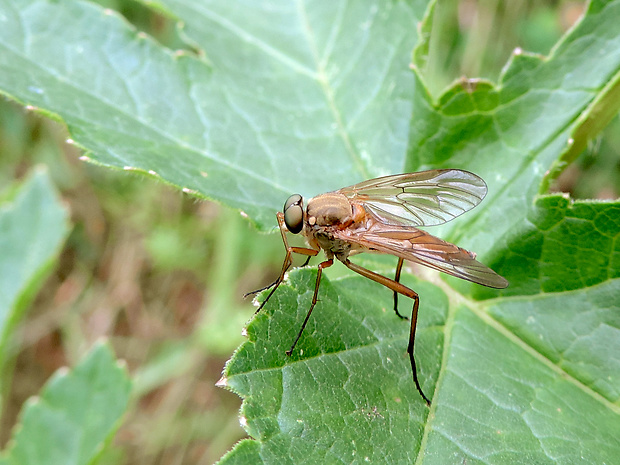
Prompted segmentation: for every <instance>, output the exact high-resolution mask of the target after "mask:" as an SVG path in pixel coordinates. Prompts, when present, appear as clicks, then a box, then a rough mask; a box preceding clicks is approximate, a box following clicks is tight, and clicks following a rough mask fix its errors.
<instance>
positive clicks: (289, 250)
mask: <svg viewBox="0 0 620 465" xmlns="http://www.w3.org/2000/svg"><path fill="white" fill-rule="evenodd" d="M277 217H278V225H279V226H280V234H281V235H282V242H283V243H284V247H285V248H286V255H285V256H284V262H283V263H282V271H280V276H278V279H276V280H275V281H274V282H273V283H271V284H270V285H269V286H265V287H263V288H261V289H257V290H255V291H252V292H248V293H247V294H245V296H244V297H247V296H249V295H252V294H256V293H258V292H261V291H264V290H265V289H269V288H270V287H272V288H273V289H271V292H270V293H269V294H268V295H267V298H266V299H265V300H263V302H262V303H261V304H260V307H258V309H257V310H256V312H254V313H255V314H256V313H258V312H260V311H261V310H262V309H263V307H264V306H265V304H266V303H267V301H268V300H269V298H270V297H271V296H272V295H273V293H274V292H275V291H276V289H277V288H278V286H280V284H282V281H284V276H285V275H286V272H287V270H288V269H289V268H290V267H291V264H292V263H293V259H292V254H293V253H297V254H300V255H307V256H308V258H310V257H314V256H316V255H317V254H318V253H319V251H318V250H315V249H308V248H306V247H291V246H289V245H288V240H287V239H286V232H287V231H288V229H286V224H285V223H284V214H283V213H279V212H278V214H277Z"/></svg>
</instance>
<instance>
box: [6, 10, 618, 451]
mask: <svg viewBox="0 0 620 465" xmlns="http://www.w3.org/2000/svg"><path fill="white" fill-rule="evenodd" d="M98 3H100V4H102V5H104V6H105V7H108V8H112V9H115V10H117V11H120V12H121V13H122V14H123V15H125V17H127V18H128V20H130V21H131V22H133V23H134V24H135V25H136V26H137V27H138V28H140V29H141V30H144V31H145V32H147V33H148V34H150V35H153V36H154V37H155V38H156V39H157V40H159V41H160V42H161V43H163V44H165V45H166V46H168V47H171V48H181V47H185V48H187V44H184V43H183V42H182V41H181V40H180V39H179V36H178V33H177V31H176V29H175V25H174V23H172V22H170V21H169V20H167V19H164V18H163V17H161V16H159V15H157V14H156V13H154V12H153V11H152V10H149V9H148V8H146V7H145V6H143V5H140V4H138V3H136V2H132V1H122V0H107V1H103V0H101V1H99V2H98ZM582 7H583V6H582V3H581V2H568V1H560V2H557V1H546V2H529V1H523V0H517V1H512V2H499V1H497V0H487V1H480V2H475V1H473V0H467V1H461V2H458V1H456V0H450V1H445V2H443V1H442V2H439V4H438V6H437V9H436V17H435V19H434V29H433V32H432V37H431V43H430V55H429V57H430V59H429V63H428V65H427V70H426V73H427V76H428V80H427V81H428V82H429V83H432V85H433V87H432V88H431V91H432V92H433V93H434V94H438V93H439V92H440V91H441V89H443V88H444V87H445V86H446V85H448V84H449V83H450V82H451V81H453V80H455V79H458V78H459V77H461V76H463V75H465V76H467V77H486V78H489V79H491V80H493V81H496V80H497V76H498V74H499V72H500V70H501V67H502V66H503V65H504V64H505V63H506V60H507V59H508V56H509V54H510V53H511V51H512V50H513V49H514V48H515V47H521V48H523V49H524V50H529V51H533V52H538V53H542V54H546V53H548V52H549V50H550V48H551V46H552V45H553V44H554V43H555V42H556V41H557V40H558V39H559V38H560V36H561V35H562V34H563V32H564V31H565V30H566V29H567V28H568V27H570V26H571V25H572V24H573V22H574V21H575V20H576V19H577V18H578V15H579V14H580V12H581V9H582ZM65 138H66V132H65V129H64V128H62V127H59V126H58V125H57V124H55V123H53V122H51V121H49V120H46V119H43V118H40V117H38V116H34V115H32V114H29V113H26V112H24V111H23V110H22V109H20V108H19V107H18V106H17V105H14V104H9V103H7V102H6V101H0V186H1V187H2V188H3V189H4V188H5V187H6V186H8V185H10V183H11V182H12V181H13V180H15V179H19V178H21V177H23V176H24V175H25V173H26V172H27V171H28V170H29V168H30V167H31V166H33V165H36V164H39V163H42V164H45V165H47V166H48V168H49V170H50V174H51V176H52V178H53V180H54V182H55V183H56V185H57V187H58V188H59V189H60V190H61V192H62V195H63V198H64V199H65V201H67V202H68V203H69V205H70V209H71V212H72V221H73V225H74V228H73V231H72V233H71V236H70V238H69V240H68V242H67V244H66V248H65V250H64V253H63V255H62V257H61V263H60V265H59V267H58V268H57V269H56V270H55V273H54V275H53V276H52V277H51V278H50V279H49V280H48V282H47V285H46V287H45V288H44V290H43V292H42V293H41V295H40V296H39V298H38V300H37V301H36V302H35V304H34V308H33V310H32V311H31V312H30V314H29V318H28V320H27V321H25V322H24V323H23V325H22V328H21V344H22V345H21V347H20V348H19V354H18V356H17V360H16V362H15V364H16V369H15V377H14V380H13V386H12V391H11V392H10V394H9V397H7V398H6V402H5V416H4V418H3V421H4V423H3V425H2V428H1V430H0V431H1V434H0V440H1V441H2V443H3V444H4V443H5V442H6V440H7V439H8V435H9V433H10V425H12V424H14V423H15V419H16V415H17V413H18V411H19V409H20V407H21V405H22V403H23V402H24V401H25V400H26V398H28V397H29V396H31V395H34V394H36V393H37V392H38V390H39V388H40V386H41V385H42V383H43V382H44V381H45V380H46V379H47V378H48V377H49V376H50V374H51V373H52V372H53V371H54V370H56V369H57V368H59V367H60V366H63V365H65V364H67V363H69V362H71V361H75V360H77V359H78V358H79V357H80V355H81V354H82V353H83V351H84V350H85V348H86V347H88V346H90V345H91V344H92V342H93V341H94V340H96V339H97V338H98V337H100V336H102V335H106V336H108V337H110V338H111V342H112V343H113V345H114V348H115V350H116V353H117V355H118V357H119V358H124V359H126V360H127V362H128V366H129V369H130V371H131V372H132V374H133V375H134V376H135V379H136V386H135V393H134V394H135V395H136V398H135V399H134V408H133V409H131V411H130V412H131V413H130V414H129V415H128V417H127V419H126V421H125V423H124V425H123V426H122V428H121V430H120V432H119V434H118V435H117V438H116V445H117V448H116V449H114V450H113V451H112V452H110V456H109V457H106V458H104V460H103V461H104V462H108V463H198V462H200V463H211V462H213V461H215V460H216V459H217V458H218V457H220V456H221V455H222V454H223V453H224V452H225V451H226V450H228V449H229V448H230V447H231V446H232V444H233V443H234V442H235V441H237V440H238V439H239V438H241V437H243V436H244V431H243V430H242V428H241V427H240V426H239V425H238V419H237V409H238V406H239V404H240V402H241V401H240V399H239V398H238V397H237V396H236V395H234V394H232V393H229V392H227V391H225V390H222V389H217V388H215V387H214V384H215V382H216V381H217V379H218V378H219V375H220V372H221V369H222V367H223V365H224V363H225V360H226V358H227V357H228V356H229V354H230V352H231V351H232V350H233V349H234V348H235V347H236V346H237V345H238V344H239V343H240V342H241V341H242V336H241V334H240V333H241V329H242V327H243V325H244V323H245V322H246V321H247V320H248V319H249V318H250V317H251V316H252V314H253V311H254V309H253V307H252V305H251V304H250V302H249V301H244V300H243V299H242V295H243V293H244V292H246V291H249V290H252V289H254V288H257V287H260V286H262V285H264V284H265V283H266V282H268V281H269V280H270V279H273V277H274V276H275V275H276V274H277V272H278V268H279V266H280V263H281V262H280V261H281V259H282V252H283V248H282V245H281V243H280V238H279V236H278V235H275V234H273V235H269V236H266V235H260V234H258V233H256V232H255V231H254V230H253V229H252V228H251V227H250V226H249V223H248V222H247V221H245V220H244V219H243V218H241V217H240V216H239V214H238V213H237V212H233V211H230V210H227V209H224V208H221V207H219V206H218V205H215V204H211V203H206V202H202V203H198V202H196V201H195V200H193V199H192V198H190V197H188V196H185V195H181V194H180V193H179V192H176V191H172V190H171V189H169V188H167V187H165V186H164V185H162V184H158V183H155V182H153V181H152V180H149V179H145V178H142V177H139V176H135V175H127V173H119V172H115V171H109V170H105V169H102V168H99V167H95V166H91V165H88V164H84V163H82V162H80V161H79V160H78V157H79V155H80V154H79V153H77V151H76V150H75V149H74V148H73V147H71V146H68V145H67V144H65V143H64V140H65ZM619 154H620V120H619V119H618V118H616V119H615V120H614V121H613V122H612V124H610V125H609V127H608V128H607V129H606V130H605V132H604V133H603V135H602V136H601V137H600V138H599V139H598V140H597V141H596V142H595V143H593V144H592V145H591V146H590V147H589V149H588V150H586V152H585V153H584V154H583V155H582V156H581V157H580V159H579V160H578V161H577V162H576V163H575V164H573V165H572V166H571V167H569V169H567V170H566V172H565V173H564V175H563V176H561V177H560V179H559V180H558V181H557V185H556V188H557V189H559V190H563V191H569V192H571V193H572V194H573V195H574V196H575V197H581V198H603V197H607V198H609V197H617V196H618V186H620V156H619ZM283 201H284V199H283ZM274 226H275V218H274ZM49 302H53V307H50V305H49ZM138 396H139V397H138Z"/></svg>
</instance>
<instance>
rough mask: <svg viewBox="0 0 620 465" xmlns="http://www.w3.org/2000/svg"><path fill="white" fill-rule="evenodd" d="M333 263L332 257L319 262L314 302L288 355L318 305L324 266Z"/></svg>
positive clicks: (326, 266)
mask: <svg viewBox="0 0 620 465" xmlns="http://www.w3.org/2000/svg"><path fill="white" fill-rule="evenodd" d="M333 264H334V260H333V259H332V258H330V259H329V260H325V261H324V262H321V263H319V266H318V271H317V273H316V284H315V286H314V295H313V296H312V304H311V305H310V310H308V314H307V315H306V319H305V320H304V322H303V323H302V324H301V329H300V330H299V333H297V337H296V338H295V342H293V345H292V346H291V348H290V349H289V350H287V351H286V355H291V354H292V353H293V349H294V348H295V346H296V345H297V341H299V338H300V337H301V333H303V332H304V328H305V327H306V323H308V319H309V318H310V314H311V313H312V310H313V309H314V306H315V305H316V301H317V296H318V295H319V285H320V284H321V275H322V274H323V268H328V267H330V266H332V265H333Z"/></svg>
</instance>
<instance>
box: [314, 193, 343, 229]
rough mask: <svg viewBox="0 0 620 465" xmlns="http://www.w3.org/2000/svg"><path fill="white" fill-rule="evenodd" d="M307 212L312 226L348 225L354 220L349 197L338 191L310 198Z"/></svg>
mask: <svg viewBox="0 0 620 465" xmlns="http://www.w3.org/2000/svg"><path fill="white" fill-rule="evenodd" d="M306 213H307V216H306V218H307V221H308V224H310V226H320V227H325V226H339V225H341V226H346V225H349V224H350V223H351V222H352V221H353V209H352V207H351V203H350V202H349V199H347V198H346V197H345V196H344V195H342V194H338V193H336V192H330V193H327V194H323V195H319V196H318V197H314V198H312V199H310V201H309V202H308V208H307V210H306Z"/></svg>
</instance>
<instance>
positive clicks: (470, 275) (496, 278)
mask: <svg viewBox="0 0 620 465" xmlns="http://www.w3.org/2000/svg"><path fill="white" fill-rule="evenodd" d="M341 234H342V239H344V240H347V241H351V242H355V243H357V244H359V245H361V246H362V247H364V248H366V249H368V250H369V251H376V252H381V253H386V254H390V255H395V256H397V257H401V258H403V259H405V260H408V261H411V262H415V263H420V264H422V265H425V266H428V267H430V268H433V269H435V270H438V271H442V272H444V273H447V274H449V275H452V276H456V277H457V278H461V279H465V280H467V281H471V282H474V283H478V284H482V285H483V286H487V287H493V288H496V289H503V288H505V287H507V286H508V281H506V280H505V279H504V278H503V277H501V276H500V275H498V274H497V273H495V271H493V270H492V269H490V268H489V267H487V266H485V265H483V264H482V263H480V262H479V261H477V260H476V258H475V255H474V254H473V253H471V252H469V251H467V250H465V249H462V248H460V247H458V246H456V245H454V244H450V243H449V242H446V241H443V240H441V239H439V238H437V237H435V236H432V235H430V234H428V233H427V232H426V231H421V230H419V229H416V228H413V227H409V228H403V227H394V226H390V225H385V224H381V223H374V224H373V225H372V226H371V227H370V228H368V229H358V230H354V231H348V232H342V233H341Z"/></svg>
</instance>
